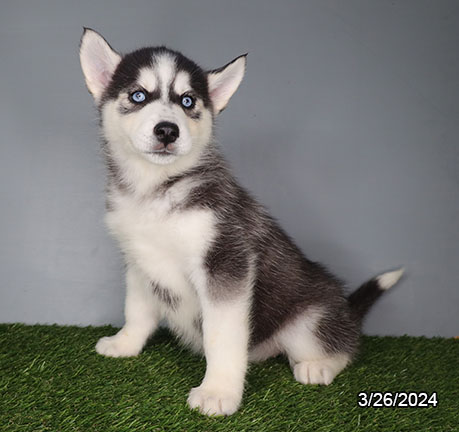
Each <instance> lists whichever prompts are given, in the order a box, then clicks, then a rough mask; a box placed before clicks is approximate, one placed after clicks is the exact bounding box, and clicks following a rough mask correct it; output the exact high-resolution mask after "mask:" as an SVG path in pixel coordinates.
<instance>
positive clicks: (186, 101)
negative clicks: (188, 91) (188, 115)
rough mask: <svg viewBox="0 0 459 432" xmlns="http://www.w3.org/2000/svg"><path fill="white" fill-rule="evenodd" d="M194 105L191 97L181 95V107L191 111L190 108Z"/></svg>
mask: <svg viewBox="0 0 459 432" xmlns="http://www.w3.org/2000/svg"><path fill="white" fill-rule="evenodd" d="M194 104H195V101H194V99H193V98H192V97H191V96H189V95H183V96H182V106H183V108H186V109H191V108H193V107H194Z"/></svg>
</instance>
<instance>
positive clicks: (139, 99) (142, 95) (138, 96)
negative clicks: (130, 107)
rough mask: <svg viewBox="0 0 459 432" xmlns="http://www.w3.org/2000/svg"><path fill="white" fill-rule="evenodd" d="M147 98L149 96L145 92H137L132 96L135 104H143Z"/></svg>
mask: <svg viewBox="0 0 459 432" xmlns="http://www.w3.org/2000/svg"><path fill="white" fill-rule="evenodd" d="M146 98H147V96H146V95H145V93H144V92H143V91H136V92H134V93H132V94H131V100H132V102H135V103H142V102H143V101H144V100H145V99H146Z"/></svg>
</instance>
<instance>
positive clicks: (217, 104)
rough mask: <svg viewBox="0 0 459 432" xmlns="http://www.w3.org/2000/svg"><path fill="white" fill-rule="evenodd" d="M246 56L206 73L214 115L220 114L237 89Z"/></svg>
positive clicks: (242, 73)
mask: <svg viewBox="0 0 459 432" xmlns="http://www.w3.org/2000/svg"><path fill="white" fill-rule="evenodd" d="M246 62H247V54H244V55H241V56H239V57H237V58H235V59H234V60H233V61H232V62H230V63H228V64H227V65H226V66H223V67H222V68H220V69H215V70H213V71H210V72H208V73H207V84H208V86H209V96H210V100H211V101H212V105H213V107H214V113H215V114H218V113H220V112H221V111H222V110H223V109H224V108H225V107H226V105H227V103H228V101H229V100H230V98H231V96H233V94H234V92H235V91H236V90H237V88H238V87H239V84H240V83H241V81H242V78H243V76H244V72H245V65H246Z"/></svg>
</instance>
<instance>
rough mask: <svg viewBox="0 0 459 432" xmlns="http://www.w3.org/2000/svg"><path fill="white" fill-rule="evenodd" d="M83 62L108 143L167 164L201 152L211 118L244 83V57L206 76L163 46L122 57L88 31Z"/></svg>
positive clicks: (208, 136) (84, 36)
mask: <svg viewBox="0 0 459 432" xmlns="http://www.w3.org/2000/svg"><path fill="white" fill-rule="evenodd" d="M80 60H81V66H82V69H83V73H84V76H85V79H86V85H87V86H88V89H89V91H90V93H91V94H92V95H93V97H94V99H95V102H96V104H97V106H98V108H99V110H100V113H101V119H102V128H103V133H104V135H105V138H106V139H107V141H109V142H110V143H111V144H112V145H116V146H121V147H122V148H123V150H124V153H125V154H126V152H133V153H134V154H136V155H137V156H139V157H142V158H143V159H146V160H148V161H150V162H152V163H154V164H159V165H166V164H171V163H173V162H174V161H175V160H177V159H178V158H180V157H183V156H185V155H191V154H195V155H199V154H200V153H201V152H202V150H203V149H204V147H205V146H206V145H207V143H208V142H209V141H210V138H211V134H212V120H213V117H214V116H215V115H217V114H218V113H219V112H221V111H222V110H223V109H224V108H225V106H226V104H227V103H228V101H229V99H230V98H231V96H232V95H233V93H234V92H235V91H236V89H237V88H238V86H239V84H240V82H241V80H242V77H243V75H244V71H245V63H246V56H245V55H244V56H240V57H238V58H236V59H235V60H233V61H232V62H231V63H229V64H227V65H226V66H224V67H222V68H220V69H217V70H214V71H210V72H205V71H203V70H202V69H201V68H200V67H199V66H198V65H196V64H195V63H194V62H192V61H191V60H189V59H188V58H186V57H184V56H183V55H182V54H180V53H178V52H176V51H172V50H169V49H167V48H165V47H157V48H143V49H140V50H137V51H134V52H132V53H129V54H126V55H124V56H121V55H120V54H118V53H117V52H116V51H114V50H113V49H112V48H111V47H110V45H109V44H108V43H107V41H106V40H105V39H104V38H103V37H102V36H101V35H99V34H98V33H97V32H95V31H94V30H90V29H85V31H84V33H83V36H82V39H81V46H80ZM128 154H129V153H128Z"/></svg>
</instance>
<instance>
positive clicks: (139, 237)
mask: <svg viewBox="0 0 459 432" xmlns="http://www.w3.org/2000/svg"><path fill="white" fill-rule="evenodd" d="M191 186H192V185H190V184H189V183H185V184H178V185H175V186H173V187H172V188H171V189H170V190H169V191H168V192H167V193H165V194H161V195H160V196H159V197H157V198H153V199H150V200H145V199H144V200H139V199H138V198H136V197H134V196H131V195H125V194H121V193H117V194H116V195H111V199H112V203H113V206H114V210H113V211H110V212H108V213H107V216H106V222H107V225H108V227H109V229H110V231H111V232H112V233H113V234H114V236H115V237H116V238H117V239H118V241H119V242H120V245H121V248H122V250H123V252H124V253H125V254H126V258H127V260H128V262H132V263H134V264H135V265H137V266H138V267H139V268H140V269H141V270H142V271H143V272H144V273H145V274H146V275H147V276H148V277H149V278H150V279H151V281H152V282H154V283H157V284H159V286H161V287H163V288H165V289H167V290H169V292H171V293H172V294H173V295H174V296H177V297H178V298H179V299H180V301H179V303H178V307H177V308H176V309H175V310H174V309H172V308H167V307H162V308H161V311H162V313H161V315H162V316H163V317H164V318H166V320H167V321H168V323H169V326H170V327H171V328H172V329H173V330H174V331H175V332H176V333H178V334H179V335H180V336H181V337H182V339H184V340H185V342H188V343H190V344H191V345H192V346H194V347H195V348H199V345H200V341H197V340H196V339H197V338H198V334H197V331H198V329H197V328H196V318H197V317H199V316H200V313H201V311H200V305H199V301H198V298H197V294H196V290H195V288H194V287H193V286H192V284H191V282H190V281H191V280H193V275H194V274H196V273H198V272H200V271H201V269H202V265H203V260H204V258H205V255H206V254H207V251H208V249H209V246H210V244H211V242H212V241H213V239H214V238H215V218H214V214H213V212H212V211H211V210H208V209H181V208H180V204H181V203H182V202H183V200H184V199H185V198H186V196H187V193H188V192H189V190H190V188H191Z"/></svg>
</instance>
